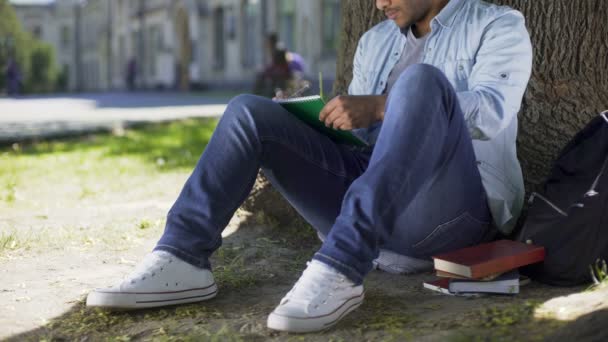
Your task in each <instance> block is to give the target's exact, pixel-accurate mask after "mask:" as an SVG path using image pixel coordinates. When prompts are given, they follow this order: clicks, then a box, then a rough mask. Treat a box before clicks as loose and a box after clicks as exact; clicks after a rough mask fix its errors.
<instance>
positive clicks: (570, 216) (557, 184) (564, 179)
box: [518, 111, 608, 286]
mask: <svg viewBox="0 0 608 342" xmlns="http://www.w3.org/2000/svg"><path fill="white" fill-rule="evenodd" d="M529 203H530V207H529V210H528V216H527V218H526V220H525V223H524V226H523V228H522V230H521V232H520V234H519V236H518V240H520V241H523V242H527V243H533V244H535V245H540V246H544V247H545V250H546V256H545V261H544V262H543V263H539V264H535V265H531V266H528V267H525V268H523V269H522V273H524V274H526V275H528V276H529V277H531V278H532V279H535V280H537V281H540V282H542V283H546V284H551V285H561V286H572V285H579V284H583V283H586V282H590V280H591V278H592V277H591V272H590V265H592V264H595V263H596V260H598V259H604V260H606V259H608V111H606V112H604V113H602V114H601V115H600V116H598V117H597V118H595V119H593V120H592V121H591V122H590V123H589V124H588V125H587V126H586V127H585V128H584V129H583V130H582V131H580V132H579V133H578V134H577V135H576V136H575V137H574V138H573V139H572V141H570V142H569V143H568V145H566V147H565V148H564V149H563V151H562V152H561V153H560V155H559V157H558V158H557V161H556V162H555V165H554V166H553V169H552V170H551V174H550V176H549V179H548V180H547V182H546V183H545V184H544V190H543V191H542V194H539V193H533V194H532V195H531V197H530V201H529Z"/></svg>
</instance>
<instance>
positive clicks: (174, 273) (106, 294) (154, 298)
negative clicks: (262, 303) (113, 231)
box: [87, 251, 217, 310]
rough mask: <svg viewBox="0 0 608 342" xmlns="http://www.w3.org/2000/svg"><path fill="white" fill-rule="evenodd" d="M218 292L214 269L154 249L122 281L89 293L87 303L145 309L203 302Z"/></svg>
mask: <svg viewBox="0 0 608 342" xmlns="http://www.w3.org/2000/svg"><path fill="white" fill-rule="evenodd" d="M216 294H217V285H216V284H215V281H214V279H213V274H212V273H211V271H209V270H206V269H200V268H197V267H195V266H192V265H190V264H188V263H187V262H185V261H182V260H180V259H178V258H177V257H175V256H173V255H172V254H170V253H168V252H164V251H154V252H152V253H150V254H148V255H146V257H145V258H144V260H143V261H142V262H141V263H140V264H139V265H138V266H137V267H136V268H135V271H133V273H131V275H129V276H128V277H127V278H126V279H125V280H124V281H123V282H122V283H121V284H119V285H116V286H113V287H110V288H107V289H96V290H94V291H93V292H91V293H89V295H88V296H87V306H89V307H102V308H109V309H123V310H124V309H142V308H152V307H159V306H166V305H175V304H185V303H192V302H199V301H203V300H207V299H211V298H213V297H215V295H216Z"/></svg>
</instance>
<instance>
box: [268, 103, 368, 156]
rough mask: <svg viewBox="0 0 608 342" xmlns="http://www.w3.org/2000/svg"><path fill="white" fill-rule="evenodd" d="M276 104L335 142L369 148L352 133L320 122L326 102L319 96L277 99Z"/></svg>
mask: <svg viewBox="0 0 608 342" xmlns="http://www.w3.org/2000/svg"><path fill="white" fill-rule="evenodd" d="M275 102H277V103H278V104H280V105H281V106H283V108H285V109H286V110H287V111H288V112H290V113H291V114H293V115H294V116H295V117H297V118H298V119H300V121H302V122H304V123H306V124H307V125H309V126H310V127H312V128H314V129H316V130H317V131H319V132H321V133H323V134H325V135H326V136H328V137H329V138H331V139H332V140H333V141H335V142H337V143H342V144H348V145H353V146H367V145H368V144H367V143H366V142H365V141H363V140H361V139H359V138H358V137H356V136H355V135H353V134H352V133H351V132H350V131H341V130H338V129H333V128H329V127H327V126H325V124H324V123H323V122H321V121H320V120H319V113H320V112H321V109H323V107H324V106H325V101H323V99H322V98H321V96H319V95H315V96H306V97H296V98H290V99H276V100H275Z"/></svg>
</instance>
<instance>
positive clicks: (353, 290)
mask: <svg viewBox="0 0 608 342" xmlns="http://www.w3.org/2000/svg"><path fill="white" fill-rule="evenodd" d="M362 302H363V285H358V286H355V284H354V283H353V282H352V281H350V280H349V279H347V278H346V277H345V276H344V275H342V274H341V273H339V272H338V271H337V270H335V269H334V268H332V267H330V266H328V265H326V264H324V263H322V262H319V261H317V260H313V261H311V262H309V263H308V267H307V268H306V270H304V272H303V273H302V276H301V277H300V279H299V280H298V282H297V283H296V284H295V285H294V286H293V288H292V289H291V291H289V292H288V293H287V295H285V297H284V298H283V299H281V303H280V304H279V306H277V307H276V309H274V311H273V312H272V313H271V314H270V315H269V316H268V328H270V329H273V330H281V331H289V332H299V333H303V332H314V331H319V330H323V329H327V328H329V327H331V326H332V325H334V324H336V323H337V322H338V321H339V320H340V319H341V318H343V317H344V316H346V315H347V314H348V313H350V312H351V311H353V310H355V309H356V308H358V307H359V305H361V303H362Z"/></svg>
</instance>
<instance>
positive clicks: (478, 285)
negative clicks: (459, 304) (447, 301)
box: [449, 270, 519, 294]
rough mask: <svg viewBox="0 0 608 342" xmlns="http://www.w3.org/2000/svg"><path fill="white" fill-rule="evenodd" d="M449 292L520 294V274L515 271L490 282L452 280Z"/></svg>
mask: <svg viewBox="0 0 608 342" xmlns="http://www.w3.org/2000/svg"><path fill="white" fill-rule="evenodd" d="M449 291H450V292H452V293H471V292H475V293H502V294H516V293H519V272H518V271H517V270H513V271H510V272H507V273H504V274H502V275H500V276H498V277H496V278H495V279H493V280H490V281H479V280H467V279H450V284H449Z"/></svg>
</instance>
